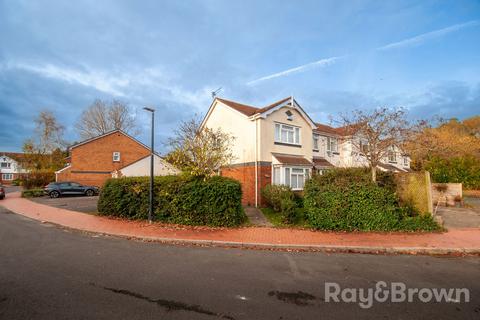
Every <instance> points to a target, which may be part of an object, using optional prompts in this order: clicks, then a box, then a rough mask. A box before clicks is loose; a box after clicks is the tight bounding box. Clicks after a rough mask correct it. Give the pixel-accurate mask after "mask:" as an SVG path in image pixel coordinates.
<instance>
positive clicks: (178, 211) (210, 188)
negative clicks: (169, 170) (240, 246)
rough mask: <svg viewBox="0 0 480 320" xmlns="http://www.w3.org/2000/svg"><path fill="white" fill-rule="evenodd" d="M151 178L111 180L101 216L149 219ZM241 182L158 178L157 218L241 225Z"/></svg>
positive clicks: (105, 189) (100, 205)
mask: <svg viewBox="0 0 480 320" xmlns="http://www.w3.org/2000/svg"><path fill="white" fill-rule="evenodd" d="M148 197H149V178H148V177H139V178H137V177H136V178H119V179H109V180H107V182H106V183H105V185H104V186H103V188H102V191H101V193H100V199H99V201H98V211H99V214H101V215H109V216H117V217H122V218H128V219H146V218H147V216H148V204H149V200H148ZM241 199H242V190H241V186H240V183H239V182H238V181H236V180H233V179H230V178H225V177H218V176H215V177H211V178H207V179H205V180H203V179H197V178H187V177H184V176H162V177H155V180H154V219H155V220H156V221H164V222H170V223H178V224H185V225H208V226H237V225H240V224H241V223H243V222H244V221H245V220H246V216H245V213H244V211H243V208H242V205H241Z"/></svg>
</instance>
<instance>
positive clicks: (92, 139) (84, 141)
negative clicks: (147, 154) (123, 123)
mask: <svg viewBox="0 0 480 320" xmlns="http://www.w3.org/2000/svg"><path fill="white" fill-rule="evenodd" d="M114 133H121V134H123V135H124V136H126V137H127V138H130V139H132V140H133V141H135V142H136V143H138V144H139V145H141V146H142V147H144V148H145V149H148V150H150V148H149V147H147V146H146V145H145V144H143V143H141V142H140V141H138V140H137V139H135V138H134V137H132V136H131V135H129V134H128V133H126V132H125V131H122V130H120V129H114V130H111V131H108V132H105V133H104V134H102V135H99V136H96V137H93V138H90V139H87V140H83V141H81V142H78V143H76V144H74V145H71V146H70V147H69V148H68V149H69V150H72V149H73V148H76V147H79V146H82V145H84V144H87V143H90V142H92V141H95V140H98V139H101V138H104V137H106V136H109V135H111V134H114Z"/></svg>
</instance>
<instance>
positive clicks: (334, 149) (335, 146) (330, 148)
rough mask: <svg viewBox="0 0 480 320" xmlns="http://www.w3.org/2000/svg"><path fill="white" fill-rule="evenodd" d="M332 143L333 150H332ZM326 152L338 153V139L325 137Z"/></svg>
mask: <svg viewBox="0 0 480 320" xmlns="http://www.w3.org/2000/svg"><path fill="white" fill-rule="evenodd" d="M332 143H333V146H334V148H332ZM327 151H328V152H338V138H334V137H327Z"/></svg>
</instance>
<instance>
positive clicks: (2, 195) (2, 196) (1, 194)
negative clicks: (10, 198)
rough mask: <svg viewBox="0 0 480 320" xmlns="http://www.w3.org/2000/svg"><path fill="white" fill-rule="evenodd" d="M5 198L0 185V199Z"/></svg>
mask: <svg viewBox="0 0 480 320" xmlns="http://www.w3.org/2000/svg"><path fill="white" fill-rule="evenodd" d="M3 199H5V188H4V187H3V186H1V185H0V200H3Z"/></svg>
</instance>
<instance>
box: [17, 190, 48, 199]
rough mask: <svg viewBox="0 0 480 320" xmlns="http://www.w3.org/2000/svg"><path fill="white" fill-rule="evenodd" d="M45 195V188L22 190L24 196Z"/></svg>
mask: <svg viewBox="0 0 480 320" xmlns="http://www.w3.org/2000/svg"><path fill="white" fill-rule="evenodd" d="M44 195H45V192H43V189H29V190H23V191H22V198H35V197H42V196H44Z"/></svg>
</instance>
